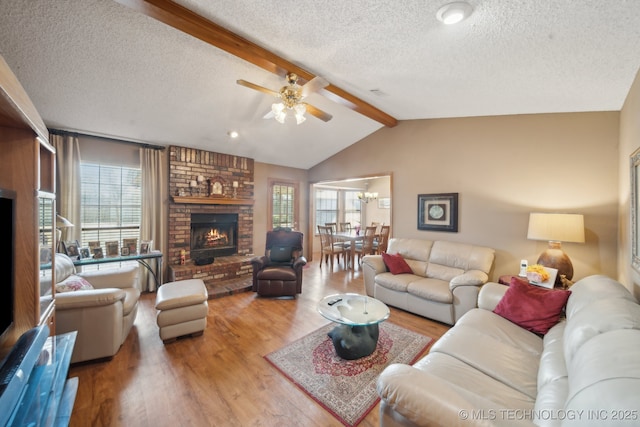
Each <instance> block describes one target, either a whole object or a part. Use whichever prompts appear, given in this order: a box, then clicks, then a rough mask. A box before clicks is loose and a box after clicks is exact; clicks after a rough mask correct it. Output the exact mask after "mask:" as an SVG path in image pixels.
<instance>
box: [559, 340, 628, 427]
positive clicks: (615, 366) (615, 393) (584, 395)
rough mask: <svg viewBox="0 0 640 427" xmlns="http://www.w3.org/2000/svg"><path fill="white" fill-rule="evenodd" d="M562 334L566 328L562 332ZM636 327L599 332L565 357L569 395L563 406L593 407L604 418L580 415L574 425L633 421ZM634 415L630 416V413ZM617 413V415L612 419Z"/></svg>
mask: <svg viewBox="0 0 640 427" xmlns="http://www.w3.org/2000/svg"><path fill="white" fill-rule="evenodd" d="M565 336H566V332H565ZM638 348H640V330H637V329H620V330H615V331H609V332H606V333H602V334H599V335H597V336H595V337H593V338H592V339H590V340H589V341H587V342H585V344H584V345H583V346H582V347H581V348H580V351H578V352H577V353H576V355H575V357H574V358H573V360H571V361H569V359H567V366H568V372H569V396H568V398H567V401H566V404H565V407H564V409H566V410H567V411H578V410H581V409H584V408H593V409H597V410H598V411H599V412H600V413H602V414H606V415H607V417H608V418H607V419H606V420H604V419H597V418H596V417H593V418H591V419H587V420H585V419H582V420H581V421H582V422H581V423H575V424H574V425H580V426H581V427H583V426H603V425H620V426H624V425H637V424H638V420H637V416H638V414H637V409H638V401H639V400H638V399H639V398H640V363H639V362H638ZM634 414H635V417H636V418H635V419H632V418H630V417H631V416H634ZM614 417H617V418H618V419H617V420H616V419H614Z"/></svg>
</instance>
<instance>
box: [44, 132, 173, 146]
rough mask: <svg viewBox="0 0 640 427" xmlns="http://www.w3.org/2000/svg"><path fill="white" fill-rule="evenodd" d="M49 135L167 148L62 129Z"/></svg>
mask: <svg viewBox="0 0 640 427" xmlns="http://www.w3.org/2000/svg"><path fill="white" fill-rule="evenodd" d="M49 133H51V134H54V135H61V136H64V135H70V136H75V137H81V136H84V137H89V138H96V139H104V140H107V141H113V142H121V143H123V144H133V145H137V146H140V147H143V148H152V149H154V150H165V149H166V148H167V147H163V146H161V145H154V144H149V143H147V142H137V141H127V140H126V139H118V138H111V137H108V136H102V135H91V134H88V133H81V132H72V131H68V130H62V129H49Z"/></svg>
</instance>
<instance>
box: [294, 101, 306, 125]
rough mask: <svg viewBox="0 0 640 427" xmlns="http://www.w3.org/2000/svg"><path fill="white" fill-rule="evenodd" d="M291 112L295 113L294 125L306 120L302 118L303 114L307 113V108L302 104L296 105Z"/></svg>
mask: <svg viewBox="0 0 640 427" xmlns="http://www.w3.org/2000/svg"><path fill="white" fill-rule="evenodd" d="M293 110H294V111H295V116H296V123H297V124H300V123H302V122H304V121H305V120H307V118H306V117H305V116H304V113H306V112H307V107H305V106H304V104H296V105H295V106H294V107H293Z"/></svg>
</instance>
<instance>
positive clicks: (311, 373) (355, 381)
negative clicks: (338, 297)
mask: <svg viewBox="0 0 640 427" xmlns="http://www.w3.org/2000/svg"><path fill="white" fill-rule="evenodd" d="M335 326H336V324H335V323H330V324H328V325H325V326H323V327H322V328H320V329H318V330H316V331H314V332H312V333H310V334H309V335H307V336H305V337H303V338H300V339H299V340H297V341H294V342H293V343H291V344H288V345H286V346H285V347H283V348H281V349H280V350H277V351H274V352H273V353H269V354H267V355H266V356H264V357H265V359H266V360H267V361H269V362H270V363H271V364H272V365H273V366H275V367H276V368H277V369H278V370H279V371H280V372H281V373H282V374H284V375H285V376H286V377H287V378H288V379H289V380H291V381H292V382H293V383H294V384H295V385H297V386H298V387H299V388H300V389H302V390H303V391H304V392H305V393H307V394H308V395H309V396H310V397H311V398H312V399H314V400H315V401H316V402H318V403H319V404H320V405H322V406H323V407H324V408H325V409H326V410H328V411H329V412H331V413H332V414H333V416H335V417H336V418H337V419H339V420H340V421H341V422H342V423H343V424H344V425H345V426H347V427H352V426H355V425H357V424H358V423H359V422H360V421H362V419H363V418H364V417H365V416H366V415H367V414H368V413H369V411H371V409H373V407H375V405H376V404H377V403H378V400H379V397H378V394H377V393H376V380H377V379H378V376H379V375H380V373H381V372H382V370H383V369H384V368H385V367H387V366H388V365H390V364H392V363H409V364H410V363H413V362H415V361H416V359H417V358H418V357H419V356H420V355H421V354H422V352H423V351H424V350H425V349H426V348H427V346H428V345H429V343H430V342H431V338H429V337H427V336H424V335H420V334H417V333H415V332H412V331H410V330H408V329H406V328H403V327H401V326H397V325H394V324H393V323H389V322H383V323H381V324H380V335H379V338H378V346H377V348H376V350H375V351H374V352H373V353H372V354H371V355H369V356H366V357H363V358H361V359H357V360H344V359H341V358H340V357H338V356H337V355H336V351H335V349H334V348H333V343H332V342H331V339H330V338H329V337H328V336H327V333H328V332H329V331H331V329H333V328H334V327H335Z"/></svg>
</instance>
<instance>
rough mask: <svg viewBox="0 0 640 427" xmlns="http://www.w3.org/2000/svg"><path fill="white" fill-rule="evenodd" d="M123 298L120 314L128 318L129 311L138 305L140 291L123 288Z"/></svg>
mask: <svg viewBox="0 0 640 427" xmlns="http://www.w3.org/2000/svg"><path fill="white" fill-rule="evenodd" d="M123 291H124V293H125V296H124V301H123V303H122V314H123V315H124V316H128V315H129V313H131V311H132V310H133V309H134V308H136V306H137V305H138V300H139V299H140V291H139V290H138V289H136V288H124V289H123Z"/></svg>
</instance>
